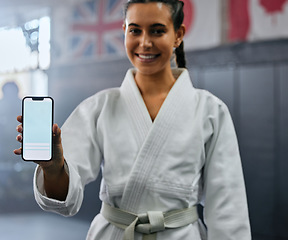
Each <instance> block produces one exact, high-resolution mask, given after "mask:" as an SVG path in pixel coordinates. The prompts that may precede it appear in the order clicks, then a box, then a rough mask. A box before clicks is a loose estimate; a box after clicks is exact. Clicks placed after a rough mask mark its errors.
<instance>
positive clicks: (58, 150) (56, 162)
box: [14, 116, 64, 174]
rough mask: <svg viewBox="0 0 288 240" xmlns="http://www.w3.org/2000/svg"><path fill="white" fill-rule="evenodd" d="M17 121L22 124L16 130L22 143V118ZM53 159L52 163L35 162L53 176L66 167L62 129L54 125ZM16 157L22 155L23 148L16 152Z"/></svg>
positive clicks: (19, 117)
mask: <svg viewBox="0 0 288 240" xmlns="http://www.w3.org/2000/svg"><path fill="white" fill-rule="evenodd" d="M17 121H18V122H19V123H20V124H19V125H18V126H17V128H16V130H17V131H18V132H19V135H18V136H17V137H16V139H17V141H18V142H22V140H23V138H22V132H23V126H22V116H18V117H17ZM52 131H53V158H52V160H51V161H34V162H35V163H37V164H39V165H40V166H41V168H42V169H43V170H44V171H45V172H47V173H48V172H49V173H51V174H53V173H54V172H55V173H56V172H57V171H58V170H59V169H61V168H62V167H63V165H64V157H63V148H62V143H61V129H60V128H59V127H58V125H57V124H54V125H53V128H52ZM14 153H15V154H16V155H21V153H22V148H18V149H15V150H14Z"/></svg>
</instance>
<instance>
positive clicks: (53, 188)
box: [14, 116, 69, 201]
mask: <svg viewBox="0 0 288 240" xmlns="http://www.w3.org/2000/svg"><path fill="white" fill-rule="evenodd" d="M17 120H18V121H19V122H20V125H18V126H17V131H18V132H19V133H20V134H19V135H18V136H17V140H18V141H19V142H22V135H21V134H22V130H23V129H22V124H21V123H22V116H18V117H17ZM53 144H54V148H53V149H54V151H53V159H52V160H51V161H48V162H42V161H35V162H36V163H37V164H38V165H39V166H40V167H41V169H42V170H43V173H44V188H45V192H46V194H47V196H48V197H49V198H53V199H56V200H59V201H64V200H65V199H66V196H67V193H68V185H69V176H68V174H67V173H66V171H65V169H64V157H63V148H62V142H61V130H60V128H59V127H58V125H57V124H54V125H53ZM21 152H22V149H21V148H19V149H16V150H14V153H15V154H17V155H21Z"/></svg>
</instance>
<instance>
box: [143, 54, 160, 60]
mask: <svg viewBox="0 0 288 240" xmlns="http://www.w3.org/2000/svg"><path fill="white" fill-rule="evenodd" d="M139 57H140V58H143V59H152V58H155V57H156V55H142V54H139Z"/></svg>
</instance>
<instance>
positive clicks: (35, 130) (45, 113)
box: [22, 97, 53, 161]
mask: <svg viewBox="0 0 288 240" xmlns="http://www.w3.org/2000/svg"><path fill="white" fill-rule="evenodd" d="M52 124H53V100H52V98H48V97H47V98H41V97H37V98H36V97H35V98H32V97H31V98H30V97H27V98H24V100H23V144H22V154H23V159H24V160H28V161H34V160H42V161H43V160H46V161H48V160H51V158H52Z"/></svg>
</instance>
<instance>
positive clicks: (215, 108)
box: [196, 89, 231, 121]
mask: <svg viewBox="0 0 288 240" xmlns="http://www.w3.org/2000/svg"><path fill="white" fill-rule="evenodd" d="M196 96H197V99H198V104H197V105H198V109H199V111H201V113H202V116H203V117H204V120H208V121H215V120H216V121H222V120H223V119H226V118H231V114H230V111H229V109H228V107H227V105H226V104H225V103H224V102H223V101H222V100H221V99H220V98H218V97H217V96H215V95H214V94H212V93H211V92H209V91H207V90H203V89H196Z"/></svg>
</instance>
